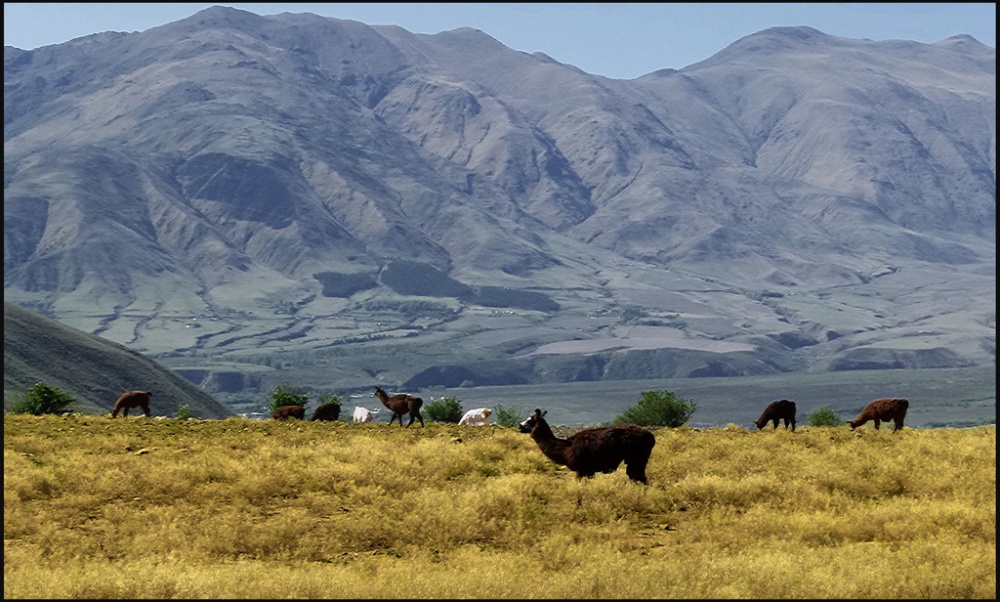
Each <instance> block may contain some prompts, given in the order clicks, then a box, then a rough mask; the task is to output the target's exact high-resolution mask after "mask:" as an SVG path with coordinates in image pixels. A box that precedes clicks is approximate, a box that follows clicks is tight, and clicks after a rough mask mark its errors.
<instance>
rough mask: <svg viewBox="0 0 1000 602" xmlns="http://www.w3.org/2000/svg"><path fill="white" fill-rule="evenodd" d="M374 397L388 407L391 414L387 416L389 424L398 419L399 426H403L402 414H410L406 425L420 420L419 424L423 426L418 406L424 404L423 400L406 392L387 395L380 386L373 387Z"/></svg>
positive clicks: (422, 418)
mask: <svg viewBox="0 0 1000 602" xmlns="http://www.w3.org/2000/svg"><path fill="white" fill-rule="evenodd" d="M375 397H378V400H379V401H381V402H382V405H384V406H385V407H387V408H389V410H390V411H391V412H392V416H390V417H389V425H390V426H391V425H392V421H393V420H396V419H399V426H403V414H409V415H410V422H408V423H407V425H406V426H410V425H411V424H413V421H414V420H419V421H420V426H424V417H423V416H421V415H420V408H421V407H422V406H423V405H424V400H423V399H421V398H419V397H414V396H413V395H407V394H406V393H396V394H395V395H389V394H388V393H386V392H385V391H383V390H382V389H381V388H380V387H375Z"/></svg>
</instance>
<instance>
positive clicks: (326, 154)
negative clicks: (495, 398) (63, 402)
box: [4, 7, 996, 394]
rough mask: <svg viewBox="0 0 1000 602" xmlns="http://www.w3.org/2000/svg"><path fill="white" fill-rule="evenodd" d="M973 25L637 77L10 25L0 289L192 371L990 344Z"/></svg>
mask: <svg viewBox="0 0 1000 602" xmlns="http://www.w3.org/2000/svg"><path fill="white" fill-rule="evenodd" d="M995 283H996V51H995V49H994V48H992V47H989V46H985V45H983V44H981V43H979V42H978V41H976V40H975V39H973V38H971V37H969V36H967V35H962V34H958V35H955V36H953V37H950V38H947V39H944V40H941V41H939V42H936V43H933V44H924V43H918V42H911V41H903V40H891V41H872V40H858V39H847V38H841V37H836V36H831V35H827V34H825V33H822V32H820V31H817V30H815V29H812V28H808V27H776V28H771V29H766V30H763V31H761V32H758V33H756V34H753V35H750V36H747V37H745V38H742V39H740V40H737V41H735V42H734V43H733V44H732V45H730V46H729V47H727V48H725V49H724V50H722V51H721V52H719V53H718V54H716V55H715V56H712V57H711V58H709V59H707V60H705V61H702V62H699V63H696V64H694V65H690V66H688V67H685V68H683V69H679V70H673V69H664V70H662V71H656V72H653V73H649V74H647V75H644V76H642V77H639V78H636V79H632V80H616V79H608V78H605V77H601V76H597V75H591V74H588V73H585V72H583V71H581V70H580V69H577V68H575V67H573V66H571V65H566V64H561V63H559V62H557V61H555V60H553V59H551V58H550V57H548V56H546V55H544V54H541V53H534V54H528V53H524V52H519V51H516V50H513V49H510V48H507V47H505V46H504V45H502V44H501V43H499V42H498V41H497V40H495V39H493V38H491V37H490V36H489V35H488V34H487V33H485V32H482V31H479V30H475V29H470V28H462V29H456V30H453V31H446V32H442V33H438V34H434V35H426V34H414V33H411V32H408V31H406V30H404V29H402V28H399V27H395V26H370V25H366V24H363V23H359V22H355V21H347V20H339V19H332V18H325V17H319V16H316V15H312V14H290V13H284V14H280V15H275V16H266V17H265V16H259V15H255V14H253V13H249V12H244V11H240V10H236V9H231V8H224V7H213V8H209V9H206V10H203V11H201V12H198V13H196V14H194V15H193V16H191V17H190V18H187V19H183V20H180V21H176V22H173V23H169V24H167V25H163V26H161V27H155V28H152V29H148V30H146V31H142V32H134V33H122V32H105V33H100V34H95V35H91V36H85V37H82V38H77V39H75V40H71V41H69V42H66V43H63V44H56V45H52V46H45V47H42V48H38V49H36V50H32V51H24V50H20V49H16V48H12V47H9V46H8V47H5V48H4V296H5V300H7V301H12V302H14V303H17V304H19V305H21V306H23V307H26V308H29V309H32V310H34V311H37V312H39V313H41V314H43V315H46V316H49V317H50V318H54V319H56V320H59V321H60V322H63V323H65V324H68V325H71V326H73V327H75V328H79V329H81V330H84V331H86V332H89V333H93V334H96V335H99V336H101V337H103V338H106V339H109V340H111V341H114V342H118V343H121V344H123V345H126V346H127V347H129V348H130V349H133V350H136V351H139V352H141V353H143V354H146V355H148V356H150V357H152V358H155V359H156V360H157V361H160V362H162V363H164V364H165V365H168V366H171V367H172V368H174V369H176V370H178V371H179V372H180V373H182V374H185V375H186V376H187V377H188V378H190V379H192V380H194V381H195V382H197V383H199V384H201V385H202V386H203V387H205V388H206V389H208V390H210V391H214V392H228V393H234V394H238V393H240V392H245V391H260V390H264V389H267V388H268V387H271V386H273V385H274V384H275V383H277V382H289V381H294V382H302V383H308V384H312V385H318V384H322V385H326V386H331V387H340V388H345V389H350V388H357V389H361V388H365V387H368V388H370V386H371V385H372V384H373V383H388V384H390V385H393V386H405V387H409V388H417V387H432V386H444V387H452V386H459V385H464V386H472V385H498V384H518V383H533V382H561V381H574V380H603V379H628V378H661V377H663V378H666V377H687V376H739V375H749V374H769V373H777V372H796V371H801V372H824V371H832V370H852V369H866V368H878V369H885V368H933V367H960V366H974V365H989V364H993V365H995V361H996V360H995V358H996V349H995V346H996V344H995V340H996V337H995V332H996V313H995V297H996V284H995Z"/></svg>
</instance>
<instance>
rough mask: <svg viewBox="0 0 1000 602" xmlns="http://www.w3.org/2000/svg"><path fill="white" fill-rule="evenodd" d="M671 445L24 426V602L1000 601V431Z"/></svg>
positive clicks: (36, 421)
mask: <svg viewBox="0 0 1000 602" xmlns="http://www.w3.org/2000/svg"><path fill="white" fill-rule="evenodd" d="M557 431H559V429H557ZM562 432H563V434H565V432H566V431H562ZM655 433H656V438H657V443H656V447H655V448H654V449H653V454H652V458H651V459H650V463H649V467H648V469H647V475H648V477H649V485H648V486H643V485H640V484H635V483H632V482H630V481H629V480H628V479H627V477H626V476H625V473H624V467H622V468H620V469H619V470H618V471H617V472H615V473H613V474H599V475H597V476H596V477H594V478H593V479H588V480H578V479H577V478H576V477H575V475H574V474H573V473H572V472H570V471H568V470H567V469H565V468H563V467H559V466H557V465H555V464H554V463H552V462H551V461H549V460H547V459H546V458H545V457H544V456H542V454H541V452H540V451H539V450H538V448H537V446H536V445H535V443H534V442H533V441H532V440H531V439H530V438H529V437H528V435H524V434H521V433H519V432H517V431H516V429H510V428H503V427H498V426H487V427H459V426H457V425H450V424H439V423H428V425H427V427H426V428H420V427H418V426H415V427H413V428H409V429H407V428H402V427H400V426H398V425H394V426H392V427H388V426H387V425H385V424H363V425H354V424H348V423H345V422H335V423H326V422H299V421H292V422H288V423H282V422H277V421H273V420H270V421H254V420H247V419H242V418H229V419H226V420H181V419H148V418H135V417H129V418H127V419H121V418H119V419H117V420H114V419H111V418H108V417H106V416H93V415H80V414H74V415H69V416H64V417H57V416H41V417H37V416H28V415H9V414H7V415H5V416H4V598H8V599H11V598H85V599H91V598H261V599H276V598H378V599H386V598H396V599H398V598H492V599H496V598H559V599H567V598H574V599H580V598H809V599H815V598H934V599H939V598H988V599H993V598H995V597H996V568H995V561H996V428H995V426H983V427H974V428H964V429H951V428H942V429H910V428H906V429H904V430H902V431H900V432H898V433H893V432H892V430H891V428H890V429H885V428H884V429H882V430H881V431H875V430H873V429H872V428H871V424H870V423H869V425H867V426H866V427H863V428H861V429H858V430H857V431H853V432H852V431H851V429H850V428H849V427H847V426H844V427H805V426H802V427H799V429H798V430H797V431H796V432H795V433H792V432H789V431H785V430H778V431H773V430H771V428H770V427H768V428H767V429H766V430H763V431H759V432H757V431H750V430H747V429H744V428H742V427H737V426H733V425H730V426H728V427H725V428H715V429H706V430H696V429H690V428H687V427H682V428H680V429H660V430H656V431H655Z"/></svg>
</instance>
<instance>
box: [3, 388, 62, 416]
mask: <svg viewBox="0 0 1000 602" xmlns="http://www.w3.org/2000/svg"><path fill="white" fill-rule="evenodd" d="M74 401H76V399H74V398H73V396H72V395H70V394H69V393H66V392H65V391H63V390H62V389H60V388H59V387H50V386H49V385H47V384H45V383H35V384H34V385H32V386H31V387H29V388H28V389H26V390H25V391H24V393H23V394H22V395H21V398H20V399H19V400H18V401H16V402H15V403H14V405H13V406H11V408H10V412H11V414H34V415H35V416H41V415H42V414H62V413H63V412H65V411H66V407H67V406H68V405H69V404H71V403H73V402H74Z"/></svg>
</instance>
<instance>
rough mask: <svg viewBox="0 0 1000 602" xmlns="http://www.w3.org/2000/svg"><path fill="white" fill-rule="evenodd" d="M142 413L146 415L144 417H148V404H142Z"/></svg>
mask: <svg viewBox="0 0 1000 602" xmlns="http://www.w3.org/2000/svg"><path fill="white" fill-rule="evenodd" d="M142 413H143V414H145V415H146V418H149V406H148V405H146V406H142Z"/></svg>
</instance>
